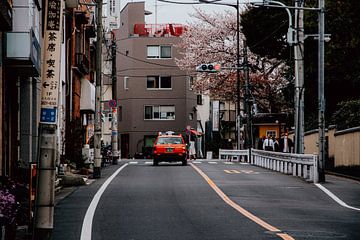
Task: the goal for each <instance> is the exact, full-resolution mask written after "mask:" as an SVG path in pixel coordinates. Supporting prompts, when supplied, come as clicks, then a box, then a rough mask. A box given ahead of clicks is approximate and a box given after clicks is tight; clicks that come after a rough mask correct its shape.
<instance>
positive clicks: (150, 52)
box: [147, 45, 171, 58]
mask: <svg viewBox="0 0 360 240" xmlns="http://www.w3.org/2000/svg"><path fill="white" fill-rule="evenodd" d="M147 58H171V46H159V45H153V46H147Z"/></svg>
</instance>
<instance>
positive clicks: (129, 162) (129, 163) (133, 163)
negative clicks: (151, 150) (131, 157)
mask: <svg viewBox="0 0 360 240" xmlns="http://www.w3.org/2000/svg"><path fill="white" fill-rule="evenodd" d="M129 164H138V162H129Z"/></svg>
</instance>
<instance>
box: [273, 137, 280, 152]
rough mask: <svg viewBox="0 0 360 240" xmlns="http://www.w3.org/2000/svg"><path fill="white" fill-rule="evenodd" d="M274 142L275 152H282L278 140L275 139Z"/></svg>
mask: <svg viewBox="0 0 360 240" xmlns="http://www.w3.org/2000/svg"><path fill="white" fill-rule="evenodd" d="M273 142H274V147H273V148H274V151H275V152H280V146H279V141H278V138H275V137H273Z"/></svg>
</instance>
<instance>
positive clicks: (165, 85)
mask: <svg viewBox="0 0 360 240" xmlns="http://www.w3.org/2000/svg"><path fill="white" fill-rule="evenodd" d="M146 88H147V89H171V77H170V76H161V77H160V76H148V77H147V81H146Z"/></svg>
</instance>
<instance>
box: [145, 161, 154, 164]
mask: <svg viewBox="0 0 360 240" xmlns="http://www.w3.org/2000/svg"><path fill="white" fill-rule="evenodd" d="M152 163H153V162H149V161H147V162H145V164H152Z"/></svg>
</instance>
